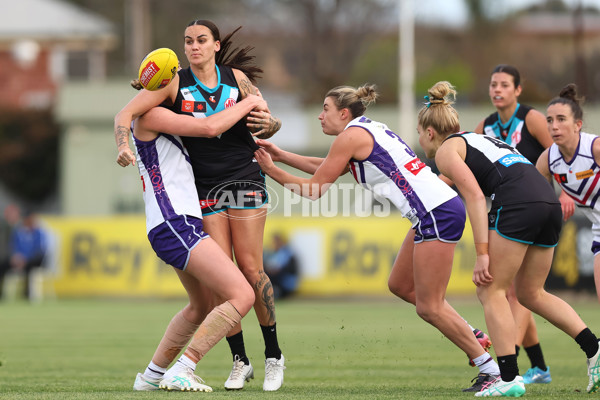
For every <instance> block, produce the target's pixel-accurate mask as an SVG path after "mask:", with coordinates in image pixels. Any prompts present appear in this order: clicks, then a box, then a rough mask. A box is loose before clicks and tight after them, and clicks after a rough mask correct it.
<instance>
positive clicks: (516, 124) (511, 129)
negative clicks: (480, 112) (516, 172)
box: [483, 103, 544, 164]
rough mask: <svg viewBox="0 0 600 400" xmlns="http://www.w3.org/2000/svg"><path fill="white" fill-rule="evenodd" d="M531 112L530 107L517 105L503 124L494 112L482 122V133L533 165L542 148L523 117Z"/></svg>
mask: <svg viewBox="0 0 600 400" xmlns="http://www.w3.org/2000/svg"><path fill="white" fill-rule="evenodd" d="M531 110H533V108H532V107H529V106H526V105H522V104H519V103H517V108H516V109H515V112H514V113H513V115H512V116H511V117H510V119H509V120H508V121H507V122H506V123H505V124H503V123H502V121H500V117H499V115H498V113H497V112H495V113H493V114H491V115H490V116H488V117H487V118H486V119H485V121H484V122H483V133H485V134H486V135H488V136H491V137H495V138H498V139H500V140H502V141H504V142H505V143H508V144H509V145H511V146H512V147H514V148H516V149H517V150H518V151H519V153H521V154H523V155H524V156H525V157H526V158H527V159H528V160H529V161H531V162H532V163H533V164H535V163H536V161H537V159H538V157H539V156H540V154H542V152H543V151H544V147H543V146H542V145H541V144H540V143H539V142H538V141H537V139H536V138H535V137H533V136H532V135H531V133H530V132H529V130H528V129H527V124H526V123H525V117H526V116H527V114H528V113H529V111H531Z"/></svg>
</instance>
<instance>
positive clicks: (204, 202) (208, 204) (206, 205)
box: [200, 199, 219, 209]
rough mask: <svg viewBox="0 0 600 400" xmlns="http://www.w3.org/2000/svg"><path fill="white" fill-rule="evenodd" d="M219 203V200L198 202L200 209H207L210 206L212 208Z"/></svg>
mask: <svg viewBox="0 0 600 400" xmlns="http://www.w3.org/2000/svg"><path fill="white" fill-rule="evenodd" d="M218 202H219V199H209V200H200V208H203V209H204V208H207V207H210V206H214V205H215V204H217V203H218Z"/></svg>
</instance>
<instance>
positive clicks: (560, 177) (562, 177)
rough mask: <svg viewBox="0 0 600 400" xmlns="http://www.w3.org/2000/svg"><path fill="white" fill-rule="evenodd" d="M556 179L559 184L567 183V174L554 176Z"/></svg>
mask: <svg viewBox="0 0 600 400" xmlns="http://www.w3.org/2000/svg"><path fill="white" fill-rule="evenodd" d="M554 179H555V180H556V182H558V183H567V174H554Z"/></svg>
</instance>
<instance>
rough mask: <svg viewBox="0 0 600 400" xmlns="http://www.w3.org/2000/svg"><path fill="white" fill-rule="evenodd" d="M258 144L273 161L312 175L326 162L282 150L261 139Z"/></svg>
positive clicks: (321, 159)
mask: <svg viewBox="0 0 600 400" xmlns="http://www.w3.org/2000/svg"><path fill="white" fill-rule="evenodd" d="M256 144H258V145H259V146H260V147H262V148H264V149H265V150H266V151H267V152H268V153H269V154H270V155H271V159H272V160H273V161H279V162H282V163H284V164H286V165H289V166H290V167H293V168H296V169H299V170H300V171H302V172H306V173H307V174H311V175H314V173H315V172H316V171H317V169H318V168H319V167H320V166H321V164H322V163H323V161H325V159H324V158H321V157H308V156H303V155H300V154H296V153H292V152H289V151H285V150H282V149H280V148H279V147H277V146H276V145H275V144H273V143H271V142H268V141H266V140H261V139H259V140H257V141H256Z"/></svg>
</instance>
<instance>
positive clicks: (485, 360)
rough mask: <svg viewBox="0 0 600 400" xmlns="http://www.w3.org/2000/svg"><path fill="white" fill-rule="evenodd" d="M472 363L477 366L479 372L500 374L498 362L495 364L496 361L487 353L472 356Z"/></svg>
mask: <svg viewBox="0 0 600 400" xmlns="http://www.w3.org/2000/svg"><path fill="white" fill-rule="evenodd" d="M473 363H474V364H475V366H477V367H478V368H479V372H481V373H482V374H490V375H500V368H498V364H496V361H494V359H493V358H492V356H490V355H489V353H483V354H482V355H480V356H479V357H477V358H474V359H473Z"/></svg>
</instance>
